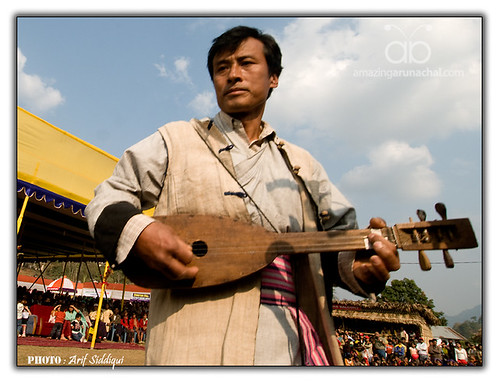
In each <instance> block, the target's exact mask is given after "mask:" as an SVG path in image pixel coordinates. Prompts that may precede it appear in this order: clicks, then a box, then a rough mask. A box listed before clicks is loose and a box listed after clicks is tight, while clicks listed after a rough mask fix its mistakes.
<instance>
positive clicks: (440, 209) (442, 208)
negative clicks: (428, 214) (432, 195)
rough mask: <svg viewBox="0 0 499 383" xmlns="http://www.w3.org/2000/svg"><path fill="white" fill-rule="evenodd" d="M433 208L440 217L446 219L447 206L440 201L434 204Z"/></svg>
mask: <svg viewBox="0 0 499 383" xmlns="http://www.w3.org/2000/svg"><path fill="white" fill-rule="evenodd" d="M435 210H436V211H437V213H438V214H440V217H442V219H444V220H445V219H447V208H446V207H445V205H444V204H443V203H442V202H437V203H436V204H435Z"/></svg>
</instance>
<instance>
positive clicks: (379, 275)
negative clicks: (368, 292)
mask: <svg viewBox="0 0 499 383" xmlns="http://www.w3.org/2000/svg"><path fill="white" fill-rule="evenodd" d="M354 275H355V277H356V278H357V279H359V280H360V281H362V282H363V283H365V284H367V285H371V286H374V285H383V284H384V283H385V282H386V281H387V280H388V279H389V278H390V273H389V272H388V270H387V268H386V267H385V266H384V263H383V262H382V261H381V260H380V259H379V257H377V256H372V257H371V258H370V259H369V261H368V262H363V263H359V264H358V265H357V267H355V268H354Z"/></svg>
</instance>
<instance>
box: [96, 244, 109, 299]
mask: <svg viewBox="0 0 499 383" xmlns="http://www.w3.org/2000/svg"><path fill="white" fill-rule="evenodd" d="M94 255H95V263H96V264H97V270H99V277H100V280H101V282H102V283H104V278H103V277H102V274H101V272H100V266H99V263H100V262H99V258H97V253H94ZM106 263H107V262H106ZM104 273H105V271H104ZM104 294H106V299H108V297H107V292H106V291H104Z"/></svg>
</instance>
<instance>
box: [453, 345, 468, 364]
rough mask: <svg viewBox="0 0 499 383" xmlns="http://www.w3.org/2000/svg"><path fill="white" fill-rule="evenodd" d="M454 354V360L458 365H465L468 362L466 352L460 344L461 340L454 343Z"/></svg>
mask: <svg viewBox="0 0 499 383" xmlns="http://www.w3.org/2000/svg"><path fill="white" fill-rule="evenodd" d="M454 352H455V355H456V359H455V360H456V362H457V363H458V364H459V365H460V366H466V365H467V364H468V353H467V352H466V350H465V349H464V348H463V346H462V345H461V342H457V343H456V348H455V349H454Z"/></svg>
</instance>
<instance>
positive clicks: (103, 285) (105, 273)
mask: <svg viewBox="0 0 499 383" xmlns="http://www.w3.org/2000/svg"><path fill="white" fill-rule="evenodd" d="M108 270H109V263H108V262H106V268H105V269H104V276H103V278H102V288H101V292H100V297H99V306H98V307H97V316H96V317H95V326H94V333H93V334H92V343H91V344H90V349H92V350H93V349H94V346H95V339H96V338H97V330H98V329H99V320H100V312H101V309H102V300H103V299H104V293H105V291H106V280H107V274H108Z"/></svg>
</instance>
